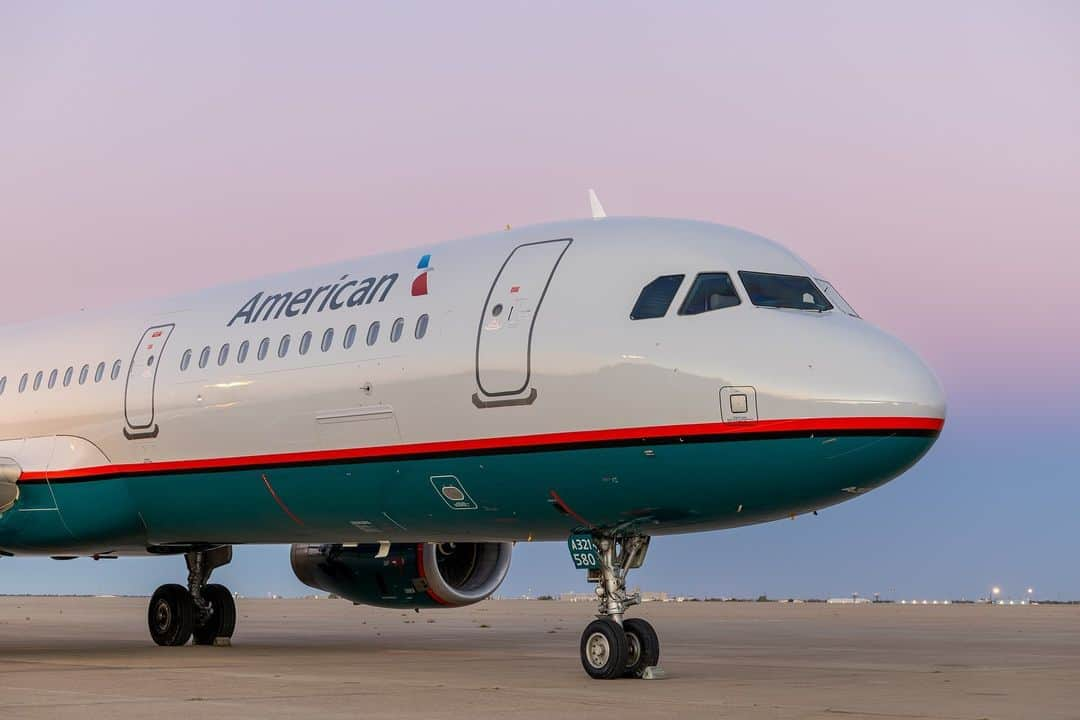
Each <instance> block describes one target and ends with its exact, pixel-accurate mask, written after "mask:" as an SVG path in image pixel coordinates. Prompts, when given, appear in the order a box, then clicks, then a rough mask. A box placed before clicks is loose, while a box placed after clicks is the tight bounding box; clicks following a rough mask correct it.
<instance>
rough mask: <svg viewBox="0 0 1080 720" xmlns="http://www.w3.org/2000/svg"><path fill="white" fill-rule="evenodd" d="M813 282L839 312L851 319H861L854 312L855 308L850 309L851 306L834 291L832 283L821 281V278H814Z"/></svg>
mask: <svg viewBox="0 0 1080 720" xmlns="http://www.w3.org/2000/svg"><path fill="white" fill-rule="evenodd" d="M814 281H815V282H817V284H818V287H820V288H821V291H822V292H823V293H825V297H826V298H828V299H829V302H831V303H832V304H833V305H835V306H836V307H838V308H840V311H841V312H844V313H847V314H848V315H850V316H851V317H855V318H857V317H861V316H860V315H859V313H857V312H855V308H853V307H851V305H850V304H848V301H847V300H845V299H844V298H843V296H842V295H841V294H840V293H838V292H837V291H836V288H834V287H833V286H832V283H830V282H829V281H827V280H822V279H821V278H814Z"/></svg>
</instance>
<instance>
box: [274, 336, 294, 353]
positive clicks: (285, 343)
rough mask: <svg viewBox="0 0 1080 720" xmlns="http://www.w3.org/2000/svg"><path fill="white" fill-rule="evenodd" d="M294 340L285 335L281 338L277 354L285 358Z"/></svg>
mask: <svg viewBox="0 0 1080 720" xmlns="http://www.w3.org/2000/svg"><path fill="white" fill-rule="evenodd" d="M290 342H292V338H290V337H289V336H288V335H285V336H283V337H282V338H281V342H280V343H278V348H277V356H278V357H279V358H283V357H285V356H286V355H288V354H289V343H290Z"/></svg>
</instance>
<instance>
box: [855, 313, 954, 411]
mask: <svg viewBox="0 0 1080 720" xmlns="http://www.w3.org/2000/svg"><path fill="white" fill-rule="evenodd" d="M873 345H874V346H875V347H874V348H873V350H872V354H873V355H875V356H877V357H875V358H873V359H872V360H871V362H870V363H869V365H870V367H871V368H878V370H877V373H876V374H877V375H878V377H877V379H876V380H875V381H874V393H873V394H874V395H877V396H878V401H879V402H884V403H886V404H888V405H890V406H892V407H894V408H895V413H894V414H897V415H904V416H911V417H926V418H934V419H938V420H944V419H945V409H946V400H945V391H944V389H943V388H942V386H941V382H940V381H939V380H938V377H937V375H935V374H934V371H933V370H931V369H930V366H929V365H927V364H926V362H924V361H923V359H922V358H921V357H919V355H918V354H917V353H915V351H913V350H912V349H911V348H909V347H907V346H906V345H904V344H903V343H902V342H900V341H899V340H897V339H896V338H894V337H892V336H891V335H887V334H885V333H880V334H879V335H878V338H877V340H876V341H875V342H874V343H873ZM871 373H872V374H874V371H873V370H871Z"/></svg>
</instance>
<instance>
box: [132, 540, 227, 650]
mask: <svg viewBox="0 0 1080 720" xmlns="http://www.w3.org/2000/svg"><path fill="white" fill-rule="evenodd" d="M184 559H185V560H186V561H187V566H188V586H187V587H186V588H185V587H184V586H183V585H176V584H169V585H162V586H161V587H159V588H158V589H157V590H156V591H155V592H154V595H153V597H151V598H150V608H149V610H148V611H147V624H148V625H149V627H150V637H152V638H153V639H154V642H156V643H157V644H158V645H171V646H177V645H185V644H187V642H188V640H191V639H194V643H195V644H196V645H213V644H227V641H228V639H229V638H231V637H232V634H233V631H234V630H235V629H236V603H235V602H234V601H233V596H232V593H231V592H229V590H228V588H226V587H225V586H224V585H211V584H207V580H209V579H210V573H212V572H213V571H214V569H215V568H219V567H221V566H222V565H227V564H228V563H229V562H230V561H231V560H232V546H231V545H222V546H220V547H216V548H214V549H212V550H206V551H198V552H189V553H186V554H185V555H184Z"/></svg>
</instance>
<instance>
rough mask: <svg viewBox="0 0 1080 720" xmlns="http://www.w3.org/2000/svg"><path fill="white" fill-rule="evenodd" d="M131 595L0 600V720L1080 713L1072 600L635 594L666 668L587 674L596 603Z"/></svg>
mask: <svg viewBox="0 0 1080 720" xmlns="http://www.w3.org/2000/svg"><path fill="white" fill-rule="evenodd" d="M146 603H147V601H146V599H142V598H31V597H6V598H0V664H2V670H0V718H4V719H5V720H7V719H21V718H79V719H80V720H86V719H87V718H99V717H108V718H146V717H153V718H160V719H167V718H185V719H186V720H190V719H191V718H193V717H196V718H219V717H220V718H298V717H305V718H307V717H311V718H320V719H321V718H356V717H364V718H368V717H378V718H382V717H387V718H425V719H430V718H477V717H480V718H487V717H499V718H507V717H511V718H551V717H558V718H569V717H605V718H619V720H622V719H624V718H667V717H673V718H674V717H678V718H682V717H688V718H689V717H703V718H705V717H707V718H770V719H772V718H830V719H831V720H836V718H874V719H875V720H883V719H884V720H888V719H890V718H963V719H965V720H966V719H969V718H970V719H972V720H975V719H977V718H994V719H997V718H1038V719H1040V720H1047V719H1051V718H1080V607H1076V606H1048V605H1037V606H1036V605H1031V606H994V607H991V606H986V605H950V606H932V605H927V606H910V605H906V606H905V605H892V604H877V605H826V604H811V603H807V604H788V603H753V602H748V603H732V602H729V603H718V602H708V603H705V602H687V603H647V604H645V605H643V606H641V607H638V608H634V609H633V611H632V615H634V616H637V617H645V618H647V619H649V620H650V621H651V622H652V623H653V624H654V625H655V626H656V628H657V630H658V632H659V633H660V639H661V644H662V650H661V665H662V667H663V668H664V670H665V671H666V673H667V676H668V677H667V678H665V679H662V680H652V681H647V680H612V681H595V680H590V679H588V678H587V676H586V675H585V674H584V672H583V671H582V669H581V664H580V660H579V658H578V642H579V637H580V633H581V631H582V629H583V628H584V626H585V624H586V623H587V622H588V621H589V620H590V619H591V615H592V612H593V609H594V607H593V605H592V603H568V602H559V601H539V600H534V601H525V600H499V601H487V602H484V603H481V604H479V605H476V606H472V607H469V608H462V609H456V610H454V609H446V610H431V611H429V610H425V611H422V612H421V613H419V614H417V613H414V612H412V611H407V612H406V611H398V610H383V609H377V608H369V607H354V606H353V605H351V604H350V603H348V602H346V601H343V600H325V599H322V600H316V599H307V600H262V599H259V600H247V599H242V600H240V601H239V616H240V617H239V619H238V623H237V631H236V635H235V637H234V638H233V644H232V646H231V647H221V648H217V647H192V646H188V647H182V648H159V647H157V646H155V645H154V644H153V643H152V642H151V640H150V639H149V636H148V634H147V630H146Z"/></svg>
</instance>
